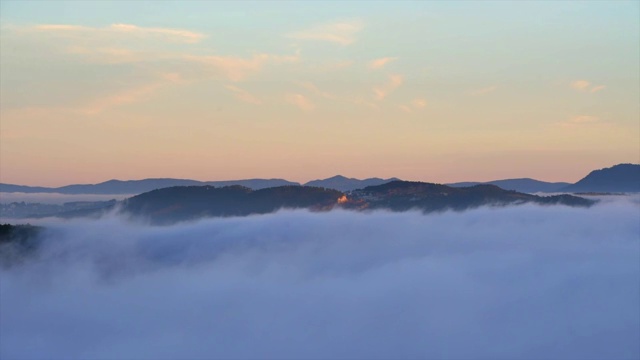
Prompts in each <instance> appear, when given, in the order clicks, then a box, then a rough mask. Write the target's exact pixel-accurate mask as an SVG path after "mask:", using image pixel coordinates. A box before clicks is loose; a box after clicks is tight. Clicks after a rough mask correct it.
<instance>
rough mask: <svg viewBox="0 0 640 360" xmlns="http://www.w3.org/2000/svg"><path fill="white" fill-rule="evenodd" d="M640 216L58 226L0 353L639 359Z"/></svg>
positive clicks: (16, 306)
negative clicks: (152, 225)
mask: <svg viewBox="0 0 640 360" xmlns="http://www.w3.org/2000/svg"><path fill="white" fill-rule="evenodd" d="M639 216H640V205H639V204H638V203H637V202H630V201H625V200H623V199H619V200H613V201H603V202H602V203H601V204H600V205H597V206H595V207H593V208H591V209H574V208H567V207H562V206H557V207H539V206H533V205H523V206H517V207H509V208H497V209H488V208H483V209H477V210H473V211H467V212H464V213H453V212H447V213H442V214H430V215H422V214H419V213H413V212H411V213H386V212H374V213H369V214H363V213H351V212H342V211H333V212H328V213H308V212H298V211H295V212H290V211H283V212H279V213H276V214H271V215H265V216H256V217H247V218H226V219H209V220H203V221H200V222H196V223H190V224H181V225H175V226H171V227H148V226H144V225H141V224H135V223H129V222H126V221H125V220H123V219H121V218H118V217H110V218H104V219H101V220H93V221H70V222H57V223H48V224H46V225H47V226H48V229H49V230H48V231H47V233H48V237H49V238H48V239H47V240H48V241H47V245H46V246H45V248H44V249H43V251H42V254H41V258H40V259H39V260H38V261H31V262H28V263H25V264H23V265H21V266H18V267H14V268H11V269H9V270H2V272H0V280H1V281H0V291H1V294H2V296H1V297H0V310H1V315H2V321H1V322H0V332H1V334H2V337H0V357H1V358H6V359H10V358H46V359H52V358H71V359H73V358H75V359H176V358H182V359H186V358H188V359H199V358H203V359H205V358H206V359H212V358H225V359H231V358H252V359H253V358H270V359H274V358H323V359H325V358H372V359H375V358H385V359H388V358H426V359H434V358H438V359H488V358H491V359H545V358H546V359H578V358H579V359H605V358H606V359H631V358H638V356H640V350H639V349H638V339H639V337H640V309H639V307H638V303H639V302H640V282H639V281H640V264H639V262H638V258H639V256H640V239H639V237H640V224H639V223H638V217H639Z"/></svg>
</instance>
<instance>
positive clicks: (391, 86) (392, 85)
mask: <svg viewBox="0 0 640 360" xmlns="http://www.w3.org/2000/svg"><path fill="white" fill-rule="evenodd" d="M403 82H404V78H403V77H402V75H390V76H389V81H388V82H387V83H386V84H384V85H382V86H377V87H374V88H373V97H374V99H376V100H378V101H381V100H384V98H386V97H387V96H388V95H389V94H391V93H392V92H394V91H395V90H396V89H397V88H399V87H400V86H401V85H402V83H403Z"/></svg>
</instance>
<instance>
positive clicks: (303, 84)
mask: <svg viewBox="0 0 640 360" xmlns="http://www.w3.org/2000/svg"><path fill="white" fill-rule="evenodd" d="M296 84H297V85H299V86H300V87H302V88H304V89H306V90H308V91H310V92H311V93H313V94H315V95H317V96H320V97H323V98H325V99H335V96H334V95H333V94H331V93H329V92H327V91H323V90H321V89H319V88H318V87H317V86H316V85H315V84H314V83H312V82H310V81H299V82H296Z"/></svg>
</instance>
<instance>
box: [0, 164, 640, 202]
mask: <svg viewBox="0 0 640 360" xmlns="http://www.w3.org/2000/svg"><path fill="white" fill-rule="evenodd" d="M396 180H399V179H398V178H389V179H380V178H369V179H363V180H360V179H354V178H347V177H344V176H341V175H337V176H334V177H330V178H327V179H319V180H313V181H309V182H307V183H305V184H304V186H313V187H322V188H327V189H334V190H338V191H353V190H356V189H362V188H365V187H367V186H375V185H382V184H385V183H389V182H391V181H396ZM479 184H488V185H496V186H498V187H500V188H502V189H505V190H514V191H518V192H523V193H541V192H542V193H555V192H570V193H573V192H640V165H638V164H619V165H615V166H613V167H610V168H605V169H600V170H595V171H592V172H591V173H589V174H588V175H587V176H586V177H584V178H583V179H581V180H580V181H578V182H577V183H575V184H571V183H566V182H545V181H540V180H535V179H529V178H523V179H504V180H495V181H488V182H458V183H451V184H447V185H448V186H451V187H469V186H473V185H479ZM231 185H239V186H244V187H247V188H249V189H252V190H260V189H266V188H271V187H278V186H300V185H301V184H300V183H297V182H292V181H287V180H284V179H246V180H229V181H197V180H189V179H170V178H166V179H143V180H126V181H123V180H109V181H105V182H102V183H99V184H76V185H67V186H62V187H55V188H52V187H33V186H23V185H14V184H1V183H0V193H2V192H5V193H13V192H22V193H60V194H103V195H121V194H126V195H134V194H141V193H144V192H148V191H152V190H156V189H162V188H167V187H173V186H215V187H223V186H231Z"/></svg>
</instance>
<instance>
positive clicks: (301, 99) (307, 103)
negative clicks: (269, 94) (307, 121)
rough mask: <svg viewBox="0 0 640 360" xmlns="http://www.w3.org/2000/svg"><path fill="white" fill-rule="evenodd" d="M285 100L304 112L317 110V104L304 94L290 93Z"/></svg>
mask: <svg viewBox="0 0 640 360" xmlns="http://www.w3.org/2000/svg"><path fill="white" fill-rule="evenodd" d="M284 98H285V100H286V101H287V102H288V103H290V104H293V105H295V106H297V107H298V108H300V109H301V110H304V111H311V110H313V109H315V108H316V106H315V104H314V103H313V102H311V100H309V99H308V98H306V97H305V96H304V95H302V94H293V93H288V94H285V97H284Z"/></svg>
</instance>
